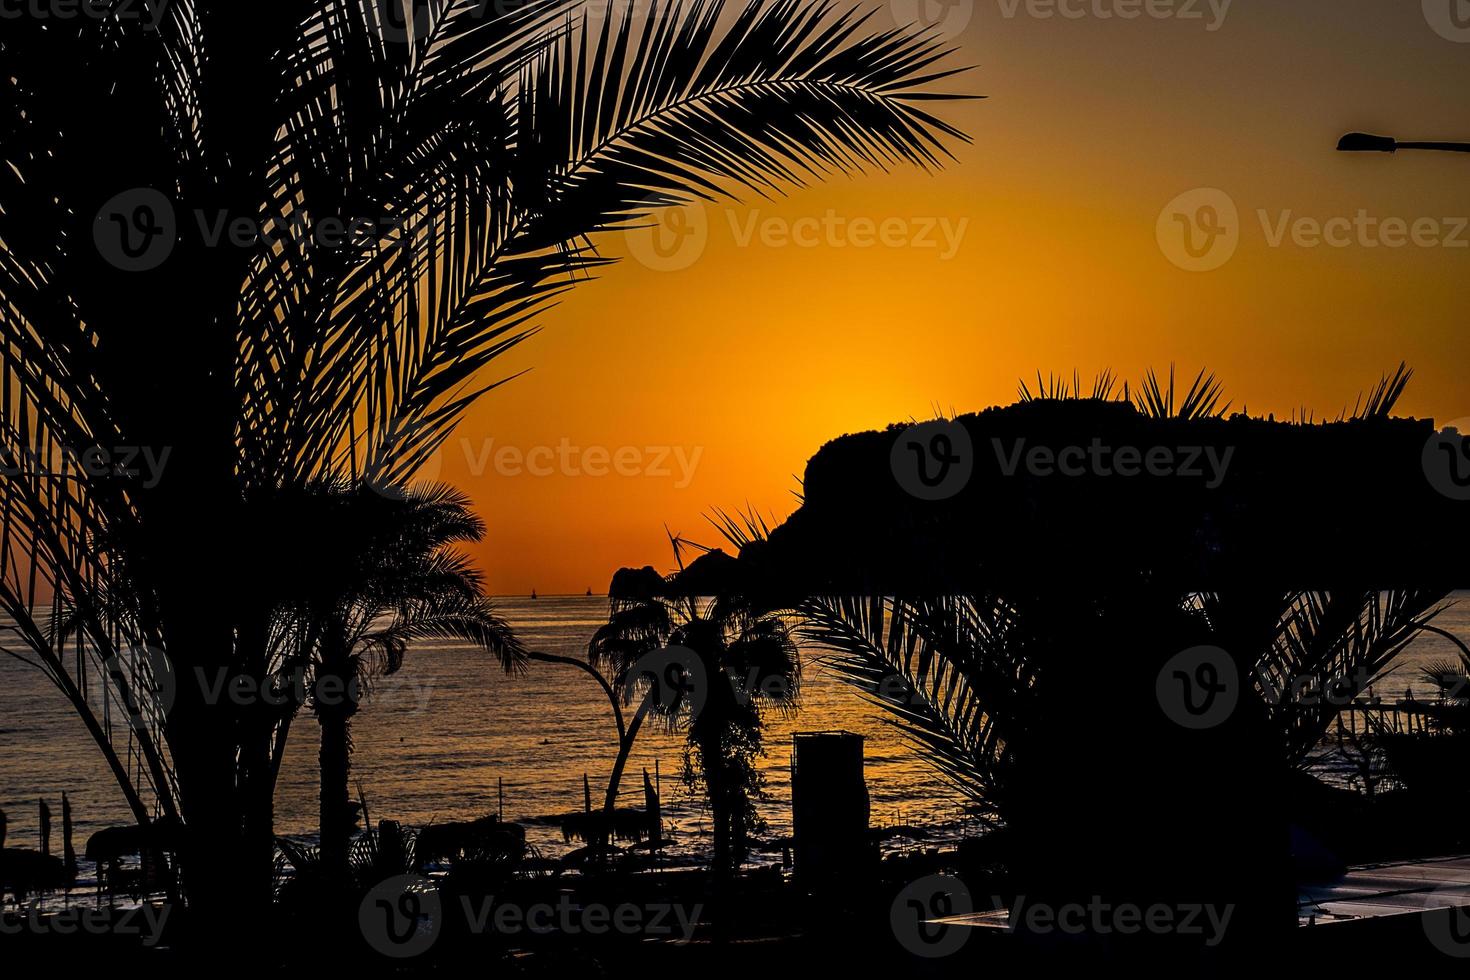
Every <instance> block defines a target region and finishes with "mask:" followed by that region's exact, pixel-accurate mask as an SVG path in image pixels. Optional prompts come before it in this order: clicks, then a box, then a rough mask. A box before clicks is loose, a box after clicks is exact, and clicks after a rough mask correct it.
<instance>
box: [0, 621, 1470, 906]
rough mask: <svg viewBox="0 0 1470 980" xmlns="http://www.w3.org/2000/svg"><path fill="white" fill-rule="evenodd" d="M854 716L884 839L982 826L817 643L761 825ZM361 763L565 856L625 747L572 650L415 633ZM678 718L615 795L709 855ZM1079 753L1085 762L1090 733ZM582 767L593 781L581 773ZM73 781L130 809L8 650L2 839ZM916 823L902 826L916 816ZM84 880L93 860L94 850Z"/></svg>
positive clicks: (22, 839)
mask: <svg viewBox="0 0 1470 980" xmlns="http://www.w3.org/2000/svg"><path fill="white" fill-rule="evenodd" d="M1467 600H1470V593H1460V594H1457V596H1456V597H1455V602H1454V604H1453V605H1452V606H1451V607H1450V608H1449V609H1448V610H1447V611H1446V612H1445V613H1444V614H1442V616H1441V617H1440V618H1439V620H1437V625H1439V626H1441V627H1443V628H1446V629H1448V630H1450V631H1451V632H1453V633H1455V634H1456V635H1458V636H1461V637H1465V638H1470V601H1467ZM497 606H498V609H499V611H500V613H501V615H503V616H504V617H505V618H506V619H507V620H508V621H509V622H510V623H511V625H512V626H513V627H514V628H515V629H516V630H517V632H518V633H519V635H520V636H521V637H522V639H523V640H524V641H525V642H526V644H527V645H528V646H529V647H530V648H531V649H534V650H540V651H544V652H547V653H556V654H562V655H566V656H573V657H585V655H586V648H587V642H588V640H589V639H590V637H591V636H592V633H593V632H594V631H595V630H596V629H597V628H598V627H599V626H600V625H602V624H603V623H604V622H606V620H607V614H608V602H607V599H606V597H584V596H542V597H540V598H537V599H534V600H533V599H529V598H502V599H499V600H497ZM1455 656H1456V650H1455V647H1454V646H1453V644H1451V643H1450V642H1449V641H1448V640H1446V639H1444V638H1442V637H1439V636H1434V635H1429V634H1424V635H1422V636H1421V637H1420V638H1419V639H1417V640H1415V641H1414V643H1413V644H1411V646H1410V647H1409V648H1408V649H1407V650H1406V651H1405V652H1404V653H1403V654H1402V655H1401V656H1400V657H1399V658H1398V660H1397V661H1396V662H1395V664H1394V666H1393V668H1392V670H1391V672H1390V674H1389V676H1388V677H1387V678H1385V679H1383V680H1382V681H1380V683H1379V684H1378V685H1377V688H1376V691H1375V693H1377V694H1378V695H1380V696H1381V697H1383V698H1384V699H1385V700H1390V699H1393V698H1398V697H1401V696H1403V694H1404V693H1405V692H1406V691H1412V692H1414V695H1415V696H1416V697H1428V696H1429V695H1430V692H1431V685H1430V684H1429V683H1428V682H1427V681H1426V680H1425V679H1424V678H1423V677H1422V675H1421V673H1420V670H1421V668H1422V667H1423V666H1424V665H1425V664H1427V663H1429V662H1431V661H1433V660H1435V659H1440V658H1449V659H1453V658H1454V657H1455ZM838 730H841V731H848V732H854V733H857V734H859V735H862V736H863V738H864V750H865V752H864V754H865V772H866V778H867V784H868V791H869V795H870V798H871V823H872V825H874V826H882V827H889V828H897V832H896V833H894V834H892V835H891V836H889V837H888V838H887V839H886V840H885V842H884V846H885V848H887V849H899V850H904V849H915V848H928V847H938V846H943V845H945V844H947V843H952V842H953V841H955V840H958V839H960V838H961V837H964V836H966V835H969V834H973V833H976V832H978V831H979V830H980V829H981V825H980V823H979V821H978V818H977V817H976V815H975V814H974V813H972V812H971V811H970V810H969V809H968V807H967V802H966V800H965V798H964V797H963V796H962V795H961V794H960V793H959V792H958V791H957V790H955V789H954V788H953V787H952V786H951V785H949V784H948V783H947V782H945V780H944V779H943V778H941V777H940V776H938V775H937V774H936V773H935V772H934V771H933V770H932V769H931V768H930V767H929V766H928V765H927V764H926V763H925V762H924V761H923V759H922V758H921V756H920V755H919V754H918V753H917V752H916V751H915V750H914V749H913V747H912V746H911V745H910V744H909V743H908V742H907V741H906V739H905V738H904V737H903V735H902V733H901V732H900V731H899V730H898V729H896V728H895V727H894V726H893V725H892V724H890V723H889V722H888V721H887V716H886V715H885V713H884V712H883V711H881V710H880V709H879V708H877V707H876V706H874V705H871V704H870V703H868V702H867V701H866V700H865V699H864V698H863V697H862V696H861V695H860V694H859V693H858V692H856V691H854V690H853V689H852V688H850V687H848V686H847V685H845V684H843V683H842V682H841V681H840V680H839V679H838V677H837V676H836V675H835V674H834V673H833V672H832V671H831V670H830V669H829V668H828V667H826V666H825V664H824V661H823V654H822V652H821V651H820V650H817V649H805V650H803V653H802V682H801V689H800V698H799V707H798V708H797V710H795V711H792V712H789V713H771V714H769V716H768V717H767V724H766V729H765V743H764V744H765V756H764V758H763V759H761V760H760V769H761V772H762V773H763V774H764V776H765V786H764V790H763V793H762V795H761V798H760V799H759V801H758V803H757V809H758V812H759V814H760V817H761V818H762V819H763V820H764V821H765V822H766V825H767V826H766V831H765V834H764V839H765V840H767V841H771V842H775V841H779V839H780V838H783V837H786V836H788V835H789V834H790V833H791V779H790V763H791V747H792V736H793V734H794V733H797V732H805V731H838ZM352 734H353V743H354V752H353V757H352V780H353V785H354V787H360V790H361V794H362V798H363V799H364V800H365V802H366V804H367V807H368V816H369V818H370V819H371V820H372V821H374V822H376V821H378V820H383V819H392V820H397V821H401V822H402V823H404V824H407V825H410V826H424V825H428V824H433V823H444V822H448V821H459V820H471V819H476V818H480V817H485V816H489V815H493V814H496V813H503V815H504V818H505V819H507V820H512V821H518V822H522V823H524V824H525V825H526V828H527V838H528V841H529V842H530V843H531V844H532V845H533V846H534V847H535V848H536V849H537V850H538V851H539V852H540V853H542V854H543V855H545V856H548V857H556V856H558V855H560V854H563V853H565V852H567V851H569V850H571V849H573V848H575V847H578V846H580V843H579V842H576V841H572V842H568V841H567V840H566V839H565V838H564V836H563V834H562V832H561V830H560V827H559V825H558V822H557V821H556V820H555V819H554V818H555V816H556V815H558V814H563V813H567V812H570V811H575V810H579V809H581V808H582V807H583V806H584V800H585V796H584V793H585V789H584V787H586V786H590V788H591V794H592V799H593V805H594V806H597V805H599V804H600V801H601V799H602V795H603V792H604V787H605V786H606V782H607V778H608V775H609V773H610V771H611V769H612V765H613V761H614V758H615V757H616V754H617V731H616V727H615V723H614V720H613V714H612V709H611V708H610V706H609V704H608V701H607V697H606V695H605V694H604V693H603V691H602V689H601V688H600V687H599V686H598V685H597V684H596V682H595V681H594V680H593V679H592V678H591V677H589V676H588V675H587V674H585V673H583V672H582V671H579V670H577V669H575V668H572V667H567V666H563V665H556V664H547V663H539V662H538V663H533V664H532V665H531V667H530V669H529V671H528V672H527V673H525V674H524V675H521V676H507V675H506V674H505V673H504V672H503V671H502V670H501V669H500V667H499V665H498V664H497V663H496V662H494V661H493V660H492V659H491V658H489V657H488V656H487V655H485V654H482V653H477V652H475V651H474V650H472V649H470V648H468V647H466V646H464V645H462V644H457V643H450V642H420V643H418V644H416V645H415V646H414V647H413V648H412V649H411V650H410V651H409V655H408V658H407V661H406V663H405V665H404V667H403V670H402V671H401V672H400V673H398V674H396V675H394V676H393V677H390V678H386V679H383V680H381V681H379V682H378V683H377V684H376V686H375V687H374V689H373V691H372V694H371V697H370V698H369V699H368V700H367V702H366V704H365V706H364V708H363V710H362V711H361V713H360V714H359V715H358V716H357V718H356V719H355V721H354V724H353V732H352ZM317 748H318V744H317V736H316V726H315V724H314V722H313V720H312V718H311V717H310V715H306V714H303V715H302V716H301V717H300V718H298V720H297V722H296V724H295V725H294V726H293V729H292V732H291V737H290V741H289V743H288V747H287V750H286V754H285V758H284V763H283V767H282V772H281V777H280V783H279V787H278V792H277V796H276V827H277V832H278V833H279V834H281V835H284V836H290V837H295V838H298V839H301V840H303V841H311V840H313V837H314V827H315V824H316V817H317ZM683 749H684V739H683V736H682V735H681V734H680V733H678V732H674V731H670V730H668V729H667V728H666V727H665V726H664V725H663V724H661V723H660V722H658V721H656V720H653V719H650V722H649V723H648V724H646V725H645V726H644V728H643V731H642V732H641V733H640V735H639V737H638V739H637V742H636V747H635V749H634V751H633V754H632V757H631V759H630V761H629V764H628V767H627V770H626V773H625V775H624V778H623V781H622V788H621V795H620V799H619V804H620V805H622V806H635V807H641V806H642V805H643V773H644V772H645V771H646V772H647V773H648V774H649V778H650V779H651V780H654V781H655V782H656V783H657V785H658V788H659V790H660V796H661V804H662V810H663V816H664V820H665V823H666V825H667V826H669V827H670V829H671V836H672V837H673V839H674V842H675V843H674V844H673V845H672V846H671V847H670V848H669V849H668V850H667V851H665V852H664V855H663V861H664V862H666V864H667V865H668V866H678V865H681V864H683V865H690V864H697V863H699V862H701V861H702V860H703V859H704V857H705V856H706V854H707V851H708V845H709V830H710V819H709V813H708V811H707V809H706V808H705V806H704V805H703V802H702V800H701V799H700V798H699V795H698V794H697V793H695V792H693V791H691V790H690V789H689V788H687V787H686V786H685V785H684V783H683V781H682V779H681V771H682V768H683V761H682V760H683ZM1077 764H1078V765H1087V764H1089V763H1088V761H1087V758H1086V750H1085V747H1080V746H1079V748H1078V753H1077ZM584 780H585V782H584ZM63 793H65V794H66V795H67V797H68V798H69V800H70V802H71V805H72V811H73V818H74V822H75V840H76V848H77V850H78V851H79V852H80V851H82V850H83V848H84V846H85V843H86V840H87V838H88V837H89V836H90V835H91V834H92V833H94V832H96V831H98V830H101V829H102V828H104V827H107V826H113V825H119V824H127V823H130V822H131V820H130V817H129V813H128V810H127V808H126V806H125V805H124V802H123V799H122V796H121V794H120V793H119V791H118V790H117V787H116V785H115V783H114V782H113V780H112V778H111V776H110V775H109V773H108V770H107V769H106V767H105V766H104V764H103V761H102V759H101V757H100V755H99V753H98V752H97V750H96V747H95V746H94V744H93V743H92V741H91V740H90V738H89V737H88V736H87V735H86V733H85V731H84V730H83V728H82V726H81V724H80V723H79V722H78V720H77V719H76V717H75V716H74V715H73V713H72V712H71V709H70V707H69V705H68V704H67V702H66V701H65V700H64V699H63V698H62V697H61V695H60V694H59V692H57V691H56V690H55V689H54V688H52V687H51V686H50V682H49V681H48V680H47V679H46V677H45V676H44V675H43V674H41V673H40V672H39V671H38V670H36V669H35V668H34V667H31V666H28V665H26V664H24V663H22V662H21V661H19V660H17V659H15V658H13V657H10V656H4V655H0V810H3V811H5V813H6V815H7V817H8V823H9V834H8V841H7V844H6V846H9V847H28V848H33V847H36V846H37V840H38V826H39V817H38V813H39V801H41V800H45V801H46V802H47V804H48V805H49V807H50V809H51V813H52V816H53V824H54V829H53V838H52V848H53V853H58V854H59V853H60V849H61V843H60V834H61V796H62V794H63ZM905 828H907V829H905ZM780 859H781V854H780V851H779V847H776V846H772V847H770V848H769V849H766V850H757V851H755V852H754V854H753V855H752V860H753V861H755V862H775V861H779V860H780ZM80 871H81V874H80V877H79V882H78V883H79V885H83V886H85V884H86V883H87V882H89V881H90V880H92V875H93V873H94V869H92V868H91V867H90V866H89V865H88V864H87V863H86V862H83V864H82V867H81V869H80Z"/></svg>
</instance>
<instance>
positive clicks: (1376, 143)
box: [1337, 133, 1470, 153]
mask: <svg viewBox="0 0 1470 980" xmlns="http://www.w3.org/2000/svg"><path fill="white" fill-rule="evenodd" d="M1337 148H1338V149H1339V150H1340V151H1342V152H1343V153H1393V152H1394V151H1395V150H1443V151H1445V152H1448V153H1470V143H1436V142H1429V143H1424V142H1419V143H1400V142H1399V141H1398V140H1396V139H1394V138H1393V137H1392V136H1373V135H1370V134H1369V133H1348V134H1347V135H1346V136H1344V137H1343V138H1342V139H1340V140H1338V141H1337Z"/></svg>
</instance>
